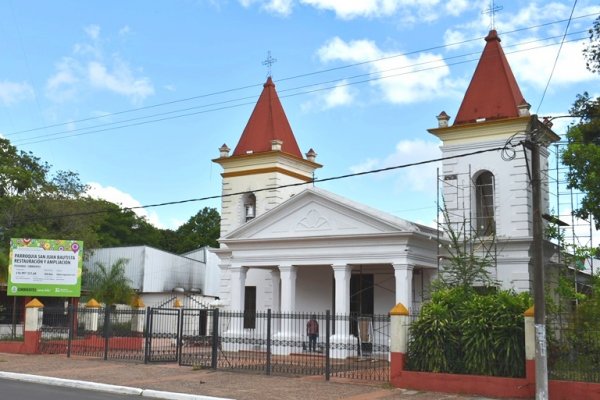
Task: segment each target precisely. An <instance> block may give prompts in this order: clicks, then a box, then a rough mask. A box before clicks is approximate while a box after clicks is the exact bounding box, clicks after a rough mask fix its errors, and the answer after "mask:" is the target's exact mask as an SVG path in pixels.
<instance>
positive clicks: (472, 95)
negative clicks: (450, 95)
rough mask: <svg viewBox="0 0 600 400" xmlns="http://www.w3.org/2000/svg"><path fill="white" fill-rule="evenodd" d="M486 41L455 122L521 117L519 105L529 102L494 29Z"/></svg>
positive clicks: (458, 123)
mask: <svg viewBox="0 0 600 400" xmlns="http://www.w3.org/2000/svg"><path fill="white" fill-rule="evenodd" d="M485 41H486V45H485V48H484V49H483V53H482V54H481V58H480V59H479V64H477V68H476V69H475V73H474V74H473V78H472V79H471V83H470V84H469V87H468V89H467V92H466V93H465V97H464V98H463V101H462V103H461V105H460V108H459V110H458V114H457V115H456V119H455V120H454V125H462V124H468V123H473V122H476V121H482V120H485V121H489V120H497V119H503V118H514V117H519V106H524V105H526V104H527V102H526V101H525V99H524V98H523V95H522V94H521V90H520V89H519V85H518V84H517V80H516V79H515V76H514V75H513V73H512V70H511V69H510V65H509V64H508V61H507V60H506V56H505V55H504V51H503V50H502V46H501V45H500V38H499V37H498V33H497V32H496V31H495V30H491V31H490V32H489V34H488V35H487V36H486V38H485Z"/></svg>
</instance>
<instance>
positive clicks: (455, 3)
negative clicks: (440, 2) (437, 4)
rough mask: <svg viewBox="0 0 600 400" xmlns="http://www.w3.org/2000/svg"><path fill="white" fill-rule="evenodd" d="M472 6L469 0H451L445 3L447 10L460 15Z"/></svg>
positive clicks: (453, 14) (454, 14)
mask: <svg viewBox="0 0 600 400" xmlns="http://www.w3.org/2000/svg"><path fill="white" fill-rule="evenodd" d="M470 7H472V4H470V3H469V2H468V1H467V0H449V1H446V3H445V9H446V12H447V13H448V14H450V15H452V16H455V17H456V16H459V15H460V14H462V13H463V12H464V11H466V10H468V9H469V8H470Z"/></svg>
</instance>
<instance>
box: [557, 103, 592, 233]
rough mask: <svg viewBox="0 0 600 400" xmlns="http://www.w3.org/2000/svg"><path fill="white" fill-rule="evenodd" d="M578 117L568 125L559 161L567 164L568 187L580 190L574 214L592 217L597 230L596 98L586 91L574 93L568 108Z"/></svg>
mask: <svg viewBox="0 0 600 400" xmlns="http://www.w3.org/2000/svg"><path fill="white" fill-rule="evenodd" d="M571 114H572V115H577V116H579V117H580V118H581V120H580V122H579V123H578V124H576V125H573V126H571V127H570V128H569V130H568V132H567V140H568V144H567V147H566V149H565V150H564V152H563V153H562V161H563V163H564V164H565V165H566V166H567V167H569V170H568V173H567V180H568V187H569V188H574V189H577V190H580V191H582V192H583V193H584V196H583V198H582V199H581V203H580V204H579V206H578V208H577V209H576V210H575V211H574V212H575V215H577V217H579V218H582V219H586V220H587V219H588V218H590V217H593V218H594V220H595V226H596V229H597V230H598V229H600V98H596V99H592V98H590V96H589V95H588V94H587V93H584V94H583V95H578V96H577V100H576V101H575V103H574V104H573V108H572V109H571Z"/></svg>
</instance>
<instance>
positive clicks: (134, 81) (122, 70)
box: [88, 59, 154, 102]
mask: <svg viewBox="0 0 600 400" xmlns="http://www.w3.org/2000/svg"><path fill="white" fill-rule="evenodd" d="M88 79H89V82H90V84H91V85H92V86H94V87H97V88H100V89H106V90H109V91H111V92H114V93H119V94H122V95H125V96H128V97H130V98H132V99H133V100H134V101H135V102H139V101H140V100H143V99H144V98H146V97H148V96H150V95H152V94H154V88H153V86H152V84H151V83H150V80H149V79H148V78H145V77H142V78H136V77H134V76H133V74H132V72H131V69H130V68H129V65H127V64H126V63H125V62H123V61H121V60H119V59H115V60H114V65H113V70H112V71H109V70H108V69H107V66H106V65H104V64H101V63H100V62H97V61H92V62H90V63H89V64H88Z"/></svg>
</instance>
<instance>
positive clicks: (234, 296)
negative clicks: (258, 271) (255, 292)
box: [229, 266, 248, 312]
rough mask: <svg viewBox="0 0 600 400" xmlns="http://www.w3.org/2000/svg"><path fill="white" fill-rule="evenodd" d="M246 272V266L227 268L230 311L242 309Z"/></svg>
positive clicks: (240, 310)
mask: <svg viewBox="0 0 600 400" xmlns="http://www.w3.org/2000/svg"><path fill="white" fill-rule="evenodd" d="M247 272H248V268H246V267H234V266H231V268H229V274H230V276H231V304H230V309H231V311H237V312H242V311H244V291H245V287H246V273H247Z"/></svg>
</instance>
